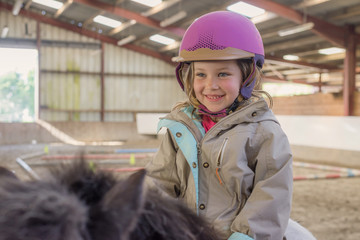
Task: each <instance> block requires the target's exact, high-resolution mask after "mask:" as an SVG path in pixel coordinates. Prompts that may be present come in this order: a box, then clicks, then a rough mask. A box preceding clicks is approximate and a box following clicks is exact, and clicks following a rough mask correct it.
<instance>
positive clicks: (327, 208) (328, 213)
mask: <svg viewBox="0 0 360 240" xmlns="http://www.w3.org/2000/svg"><path fill="white" fill-rule="evenodd" d="M158 146H159V140H151V141H150V140H149V141H148V140H147V141H134V142H127V143H125V144H124V145H120V146H83V147H77V146H71V145H64V144H29V145H7V146H0V154H1V158H0V165H2V166H6V167H9V168H11V169H12V170H13V171H15V173H16V174H17V175H18V176H20V177H21V178H23V179H25V180H28V179H30V177H29V174H28V173H26V172H25V171H24V170H23V169H22V168H21V167H20V166H19V165H18V164H17V163H16V161H15V160H16V158H18V157H23V156H26V155H28V156H29V154H35V155H36V154H38V156H37V157H34V158H29V159H25V161H26V162H27V163H29V165H30V166H31V167H32V169H33V170H34V172H35V173H36V174H38V175H40V176H42V175H43V174H44V172H45V170H44V169H46V167H45V166H48V165H52V164H57V163H58V162H59V159H56V158H51V157H54V156H62V157H64V156H69V155H73V156H74V154H76V153H80V152H83V153H84V154H88V155H104V156H111V155H114V154H115V151H116V150H119V149H144V148H146V149H154V148H157V147H158ZM46 157H50V159H47V160H45V159H44V158H46ZM134 157H135V159H134ZM149 157H151V154H150V155H149V156H147V155H146V154H144V153H138V154H135V155H129V154H127V155H126V157H125V158H121V159H115V158H109V159H107V162H103V163H104V164H101V167H103V168H111V169H114V168H116V169H117V168H135V167H143V166H145V164H146V163H147V161H148V160H149ZM68 160H69V159H68ZM68 160H66V161H68ZM63 161H65V160H63ZM93 161H104V159H103V160H96V159H94V160H93ZM295 161H297V160H296V159H295ZM359 161H360V159H359ZM323 173H324V171H323V170H319V169H309V168H302V167H294V176H299V175H309V174H323ZM118 174H119V175H121V176H126V175H127V174H130V173H129V172H120V173H118ZM291 217H292V218H293V219H294V220H296V221H298V222H300V223H301V224H302V225H303V226H305V227H307V228H308V229H309V230H310V231H311V232H312V233H313V234H314V236H315V237H316V238H317V239H318V240H343V239H346V240H359V239H360V177H353V178H335V179H314V180H300V181H294V194H293V206H292V213H291Z"/></svg>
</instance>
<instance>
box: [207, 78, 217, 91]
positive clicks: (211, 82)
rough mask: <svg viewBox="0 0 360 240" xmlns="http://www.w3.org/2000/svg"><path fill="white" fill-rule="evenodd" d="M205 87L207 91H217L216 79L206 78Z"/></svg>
mask: <svg viewBox="0 0 360 240" xmlns="http://www.w3.org/2000/svg"><path fill="white" fill-rule="evenodd" d="M206 87H207V88H209V89H218V88H219V85H218V81H217V78H216V77H213V76H208V78H207V79H206Z"/></svg>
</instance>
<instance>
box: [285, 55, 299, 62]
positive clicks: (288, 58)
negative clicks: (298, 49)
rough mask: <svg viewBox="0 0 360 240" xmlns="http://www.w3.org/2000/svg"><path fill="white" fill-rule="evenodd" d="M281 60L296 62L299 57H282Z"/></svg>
mask: <svg viewBox="0 0 360 240" xmlns="http://www.w3.org/2000/svg"><path fill="white" fill-rule="evenodd" d="M283 59H285V60H289V61H297V60H299V57H298V56H295V55H284V56H283Z"/></svg>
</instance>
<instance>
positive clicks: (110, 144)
mask: <svg viewBox="0 0 360 240" xmlns="http://www.w3.org/2000/svg"><path fill="white" fill-rule="evenodd" d="M49 2H52V3H53V4H54V5H52V6H49V5H47V4H48V3H49ZM149 2H151V1H145V3H141V1H140V0H139V1H138V0H136V1H135V0H94V1H87V0H71V1H70V0H54V1H50V0H49V1H39V0H0V33H1V38H0V166H3V167H6V168H8V169H10V170H11V171H13V172H14V173H15V174H16V175H17V176H18V177H19V178H21V179H22V180H24V181H34V180H38V179H42V178H44V177H46V174H47V170H48V169H49V168H52V167H54V166H60V165H61V164H63V163H70V162H74V161H76V160H77V159H79V158H83V159H85V160H86V161H87V163H89V165H91V166H95V168H96V169H101V170H103V171H108V172H113V173H114V174H116V176H118V177H119V178H126V177H128V176H129V175H131V174H132V173H134V172H136V171H138V170H140V169H144V168H145V166H146V165H147V163H149V161H150V160H151V159H152V158H153V157H154V156H155V154H156V152H157V151H158V149H159V147H160V144H161V142H162V140H163V138H164V133H165V129H160V130H158V129H157V125H158V122H159V119H160V118H163V117H165V116H166V115H167V114H168V113H169V112H170V111H171V109H172V108H173V107H174V106H175V105H176V103H178V102H181V101H184V100H185V99H186V97H187V96H186V94H185V93H184V92H183V91H182V90H181V88H180V86H179V84H178V81H177V78H176V75H175V68H176V66H177V63H176V62H174V60H175V57H176V56H178V53H179V47H180V43H181V39H182V36H183V35H184V34H185V31H186V29H187V28H188V27H189V26H190V24H191V23H192V22H193V21H194V20H196V19H197V18H199V17H200V16H202V15H204V14H206V13H208V12H212V11H220V10H221V11H237V10H238V9H243V8H245V6H246V7H249V6H250V7H251V6H253V7H256V9H257V10H259V9H260V10H262V11H260V13H259V15H256V16H247V17H248V18H249V19H250V20H251V21H252V22H253V23H254V24H255V25H256V27H257V28H258V30H259V33H260V35H261V36H262V40H263V44H264V51H265V63H264V66H263V68H262V78H261V79H262V82H261V85H260V86H258V88H261V89H262V90H264V91H266V92H268V93H269V94H270V95H271V96H272V100H271V101H270V100H267V103H268V105H269V106H270V105H272V112H273V113H274V115H275V117H276V119H277V120H278V122H279V124H280V126H281V128H282V130H283V131H284V132H285V134H286V135H287V138H288V140H289V143H290V147H291V151H292V155H293V197H292V209H291V218H292V219H293V220H295V221H297V222H298V223H300V224H301V225H302V226H304V227H305V228H307V229H308V230H309V231H310V232H311V233H312V234H313V235H314V236H315V238H316V239H318V240H343V239H346V240H358V239H360V227H359V226H360V50H359V47H360V2H359V1H358V0H342V1H338V0H321V1H319V0H257V1H250V0H244V1H240V2H239V1H236V0H224V1H218V0H197V1H189V0H162V1H161V0H159V1H158V3H156V4H154V5H146V4H148V3H149ZM237 4H245V5H240V7H239V6H238V5H237ZM250 4H252V5H250ZM236 9H237V10H236ZM248 11H250V10H248ZM239 14H245V13H239ZM98 16H102V17H105V18H106V19H112V20H113V22H112V23H113V24H115V25H106V23H104V22H102V23H101V22H99V21H97V20H96V19H98V18H97V17H98ZM116 23H117V25H116ZM154 35H155V36H162V37H165V38H166V39H167V40H168V41H170V40H171V41H170V42H167V43H164V42H162V43H161V42H156V41H155V40H154V38H153V36H154ZM324 49H331V50H332V51H335V52H332V53H330V52H328V53H324V51H325V50H324ZM264 96H265V95H264ZM265 99H266V97H265ZM215 126H216V125H215ZM0 234H1V230H0ZM289 240H291V239H289Z"/></svg>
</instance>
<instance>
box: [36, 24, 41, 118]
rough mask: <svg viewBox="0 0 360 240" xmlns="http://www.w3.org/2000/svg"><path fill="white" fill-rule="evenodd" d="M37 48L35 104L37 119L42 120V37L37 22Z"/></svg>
mask: <svg viewBox="0 0 360 240" xmlns="http://www.w3.org/2000/svg"><path fill="white" fill-rule="evenodd" d="M36 48H37V51H38V83H37V87H36V88H37V91H36V90H35V98H37V103H35V119H36V120H37V119H40V111H41V108H40V106H41V97H40V96H41V94H40V87H41V35H40V22H39V21H36Z"/></svg>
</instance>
